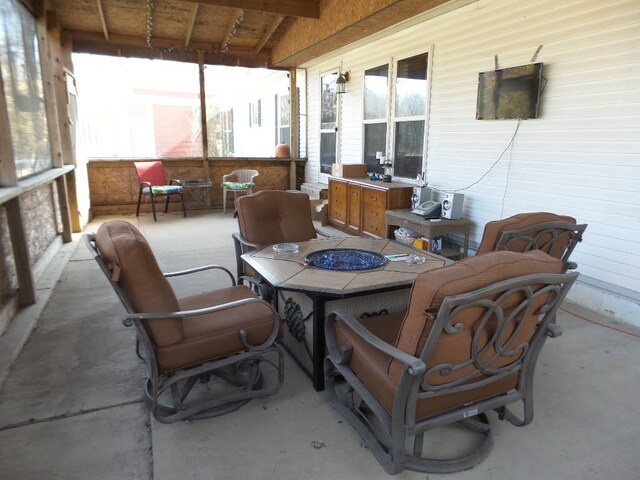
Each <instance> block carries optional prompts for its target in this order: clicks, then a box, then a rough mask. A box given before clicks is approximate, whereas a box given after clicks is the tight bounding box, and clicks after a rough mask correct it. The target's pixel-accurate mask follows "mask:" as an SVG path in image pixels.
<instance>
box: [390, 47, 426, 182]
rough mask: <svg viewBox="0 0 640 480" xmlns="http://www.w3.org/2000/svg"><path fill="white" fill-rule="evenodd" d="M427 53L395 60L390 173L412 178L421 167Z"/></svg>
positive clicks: (424, 120) (424, 123)
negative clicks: (391, 166) (391, 167)
mask: <svg viewBox="0 0 640 480" xmlns="http://www.w3.org/2000/svg"><path fill="white" fill-rule="evenodd" d="M427 65H428V54H427V53H421V54H419V55H415V56H412V57H409V58H404V59H401V60H398V61H397V62H396V71H395V88H394V110H393V115H392V118H391V125H392V127H393V130H392V131H393V157H392V159H393V174H394V175H395V176H398V177H403V178H415V177H416V176H417V175H418V174H419V173H420V172H421V170H422V161H423V159H424V134H425V125H426V120H427Z"/></svg>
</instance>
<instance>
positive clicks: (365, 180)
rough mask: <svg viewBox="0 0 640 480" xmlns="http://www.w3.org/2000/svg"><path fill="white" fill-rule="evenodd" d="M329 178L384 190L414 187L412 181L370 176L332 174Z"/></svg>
mask: <svg viewBox="0 0 640 480" xmlns="http://www.w3.org/2000/svg"><path fill="white" fill-rule="evenodd" d="M329 180H335V181H338V182H347V183H356V184H358V185H362V186H365V187H375V188H380V189H383V190H390V189H392V188H413V185H412V184H410V183H402V182H383V181H382V180H371V179H370V178H369V177H356V178H344V177H333V176H330V177H329Z"/></svg>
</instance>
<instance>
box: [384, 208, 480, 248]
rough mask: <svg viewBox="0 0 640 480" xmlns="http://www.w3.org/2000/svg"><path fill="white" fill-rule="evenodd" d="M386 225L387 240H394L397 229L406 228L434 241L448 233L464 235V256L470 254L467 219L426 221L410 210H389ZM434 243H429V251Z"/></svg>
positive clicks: (469, 225)
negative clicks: (395, 229) (394, 232)
mask: <svg viewBox="0 0 640 480" xmlns="http://www.w3.org/2000/svg"><path fill="white" fill-rule="evenodd" d="M385 223H386V225H387V238H393V237H394V235H393V230H394V228H395V227H405V228H408V229H410V230H413V231H414V232H418V233H419V234H421V235H423V236H425V237H426V238H429V239H432V238H435V237H439V236H440V235H446V234H448V233H461V234H463V235H464V245H463V254H464V256H465V257H466V256H467V255H468V254H469V233H470V231H471V221H470V220H467V219H466V218H461V219H460V220H448V219H446V218H440V219H431V220H429V219H425V218H422V217H421V216H420V215H416V214H415V213H411V210H410V209H403V210H387V211H386V213H385ZM432 246H433V242H429V251H432Z"/></svg>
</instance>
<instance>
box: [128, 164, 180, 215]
mask: <svg viewBox="0 0 640 480" xmlns="http://www.w3.org/2000/svg"><path fill="white" fill-rule="evenodd" d="M133 166H134V167H135V168H136V174H137V175H138V183H139V184H140V190H139V192H138V205H137V207H136V217H137V216H139V215H140V203H141V201H142V196H143V195H149V197H151V210H152V211H153V221H154V222H155V221H157V218H156V202H155V200H156V197H158V196H165V197H167V202H166V203H165V206H164V212H165V213H167V211H168V210H169V200H170V199H171V196H172V195H179V196H180V201H181V202H182V214H183V215H184V216H185V217H186V216H187V209H186V208H185V205H184V195H183V192H182V183H181V182H180V180H177V179H175V178H174V179H171V180H169V183H167V177H166V176H165V173H164V166H163V165H162V162H161V161H160V160H156V161H153V162H133Z"/></svg>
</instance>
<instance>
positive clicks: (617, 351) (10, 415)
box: [0, 212, 640, 480]
mask: <svg viewBox="0 0 640 480" xmlns="http://www.w3.org/2000/svg"><path fill="white" fill-rule="evenodd" d="M112 218H118V219H124V220H127V221H129V222H131V223H133V224H134V225H136V226H138V228H139V229H140V230H141V231H142V233H143V234H144V235H145V236H146V237H147V239H148V240H149V242H150V244H151V246H152V248H153V249H154V251H155V253H156V255H157V258H158V261H159V263H160V266H161V268H162V269H163V270H164V271H171V270H177V269H181V268H188V267H193V266H197V265H201V264H209V263H217V264H220V265H223V266H226V267H227V268H230V269H231V270H232V271H233V269H234V262H235V260H234V252H233V242H232V239H231V233H232V232H234V231H237V223H236V221H235V220H234V219H232V218H231V216H230V215H227V216H224V215H223V214H222V213H220V212H216V213H208V212H207V213H205V212H202V213H196V214H193V215H190V216H189V217H188V218H186V219H184V218H182V217H181V215H180V214H179V213H177V212H176V213H169V214H166V215H164V216H163V217H162V221H159V222H154V221H153V219H152V218H151V216H150V215H149V214H146V215H142V216H140V217H139V218H136V217H135V216H133V215H129V216H118V217H99V218H97V219H95V220H94V221H93V222H91V223H90V224H89V225H88V226H87V228H86V230H85V231H89V232H90V231H95V230H96V229H97V227H98V226H99V224H100V223H101V222H103V221H106V220H109V219H112ZM176 229H178V231H179V232H180V234H179V235H180V239H181V241H180V242H176V241H174V239H175V235H176ZM174 285H175V288H176V289H177V290H178V291H179V292H180V293H181V294H187V293H193V292H198V291H200V290H201V289H202V288H203V286H202V285H203V284H202V282H195V283H186V284H184V283H183V284H180V283H178V282H175V283H174ZM37 289H38V291H39V292H40V295H39V301H38V303H36V304H35V305H33V306H31V307H29V308H28V309H24V310H23V311H22V312H21V313H20V314H19V315H18V317H16V319H15V320H14V322H12V325H11V327H10V330H9V331H8V332H7V333H6V334H5V335H4V336H3V337H2V340H1V341H2V342H3V343H2V344H0V351H2V352H7V348H6V346H7V345H6V342H7V341H9V339H11V338H15V337H16V335H18V333H19V332H18V331H22V332H24V331H25V330H29V329H31V328H34V327H35V329H34V330H33V332H32V334H31V336H30V339H29V341H28V342H27V343H26V345H25V346H24V348H23V349H22V352H21V353H20V354H19V356H18V357H17V358H16V359H15V362H14V365H13V368H12V369H11V370H10V371H9V370H8V369H7V368H5V369H4V370H3V372H2V376H3V377H5V375H6V379H5V381H4V385H3V388H2V391H1V392H0V447H1V448H0V465H1V468H2V472H3V473H2V476H3V477H4V478H20V479H25V480H27V479H41V478H65V479H70V478H91V479H95V480H102V479H124V478H139V479H155V480H160V479H176V478H193V479H212V478H215V479H236V478H247V479H262V478H264V479H274V478H282V479H289V478H291V479H294V478H295V479H305V478H309V479H315V478H326V479H346V478H349V479H384V478H389V476H388V475H387V474H386V473H385V472H384V471H383V470H382V468H381V467H380V466H379V465H378V463H377V462H376V460H375V459H374V457H373V456H372V455H371V453H370V452H369V451H368V450H367V449H366V448H365V447H364V446H363V445H362V444H361V441H360V439H359V437H358V435H357V434H356V433H355V431H354V430H352V428H351V427H350V426H349V425H348V424H347V423H346V422H344V421H343V420H342V418H341V417H340V416H339V415H338V413H337V412H335V411H334V410H333V409H332V408H331V407H330V406H329V404H328V403H327V400H326V397H325V395H324V394H323V393H321V392H320V393H319V392H315V391H314V389H313V388H312V385H311V382H310V380H309V379H308V378H307V377H306V376H305V374H304V373H303V372H302V371H301V370H300V368H299V367H298V366H297V365H296V364H295V362H293V361H292V360H291V357H289V356H288V355H287V356H286V367H285V383H284V386H283V387H282V389H281V390H280V391H279V392H278V393H276V394H275V395H273V396H270V397H267V398H265V399H260V400H253V401H251V402H250V403H249V404H247V405H246V406H244V407H243V408H241V409H240V410H238V411H236V412H233V413H230V414H227V415H224V416H221V417H217V418H211V419H206V420H199V421H193V422H178V423H175V424H172V425H162V424H160V423H158V422H157V421H155V420H154V419H153V418H152V417H151V415H150V414H149V412H148V409H147V407H146V406H145V404H144V402H143V400H142V386H143V379H144V366H143V364H142V362H141V361H140V360H139V359H138V358H137V357H136V355H135V352H134V343H135V342H134V331H133V329H130V328H126V327H124V326H123V325H122V324H121V323H120V321H119V319H120V318H121V316H122V315H123V314H124V309H123V308H122V306H121V305H120V303H119V301H118V299H117V297H116V296H115V294H114V293H113V291H112V290H111V288H110V287H109V285H108V283H107V281H106V279H105V278H104V276H103V275H102V273H101V272H100V271H99V269H98V266H97V265H96V264H95V262H94V261H93V259H92V258H91V257H90V255H89V252H88V251H87V249H86V248H85V246H84V245H83V244H82V242H81V241H80V239H79V237H77V236H74V241H73V242H71V243H68V244H66V245H65V246H64V247H63V248H62V250H60V251H59V252H58V253H57V254H56V256H55V258H54V260H53V262H52V265H51V267H50V269H49V273H48V274H47V275H45V276H43V277H41V279H40V280H39V281H38V283H37ZM36 320H37V325H36ZM558 322H559V324H560V325H561V326H562V327H563V328H564V329H565V333H564V335H563V336H561V337H559V338H557V339H550V340H549V341H548V342H547V343H546V345H545V347H544V348H543V350H542V352H541V357H540V359H539V362H538V369H537V371H536V382H535V384H534V386H535V391H534V404H535V419H534V421H533V422H532V424H531V425H529V426H527V427H524V428H516V427H513V426H511V425H509V424H506V423H505V422H499V421H498V419H497V418H496V416H495V415H492V416H491V418H490V420H491V422H492V424H493V426H494V434H495V445H494V448H493V450H492V452H491V454H490V455H489V457H488V459H487V460H485V461H484V462H483V463H481V464H480V465H479V466H477V467H476V468H474V469H472V470H470V471H467V472H463V473H459V474H451V475H448V476H446V478H451V479H472V478H473V479H477V478H495V479H505V480H506V479H514V478H518V479H522V480H527V479H541V478H553V479H558V480H562V479H578V478H579V479H581V480H588V479H600V478H616V479H621V480H622V479H629V480H631V479H633V478H637V472H638V469H639V468H640V463H639V460H638V456H637V446H636V443H637V442H636V440H637V434H638V431H640V419H639V417H638V415H635V414H634V412H636V411H637V398H639V396H640V383H639V382H638V381H637V379H638V378H639V376H640V367H639V366H638V364H637V362H635V361H634V359H636V358H637V357H638V355H640V332H637V331H634V330H630V329H629V327H624V328H623V327H621V325H619V324H617V323H615V322H613V321H612V320H611V319H607V318H604V317H601V316H599V315H598V314H596V313H595V312H592V311H588V310H585V309H582V308H580V307H578V306H576V305H574V304H571V303H568V302H565V304H564V305H563V307H562V310H561V311H560V314H559V317H558ZM6 365H8V363H6V362H3V366H6ZM434 433H435V435H434V436H432V437H430V438H429V441H430V442H434V445H437V446H438V448H441V449H442V451H443V452H446V451H448V450H449V449H451V448H455V447H456V446H457V444H458V441H459V439H458V438H456V437H455V436H454V437H451V436H449V435H448V434H444V433H442V432H438V431H436V432H434ZM427 477H428V478H445V477H444V476H443V477H440V476H436V475H428V476H427ZM397 478H406V479H418V478H420V479H424V478H425V475H424V474H419V473H415V472H410V471H404V472H403V473H401V474H399V475H398V476H397Z"/></svg>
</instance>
